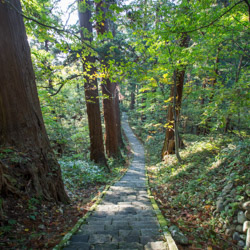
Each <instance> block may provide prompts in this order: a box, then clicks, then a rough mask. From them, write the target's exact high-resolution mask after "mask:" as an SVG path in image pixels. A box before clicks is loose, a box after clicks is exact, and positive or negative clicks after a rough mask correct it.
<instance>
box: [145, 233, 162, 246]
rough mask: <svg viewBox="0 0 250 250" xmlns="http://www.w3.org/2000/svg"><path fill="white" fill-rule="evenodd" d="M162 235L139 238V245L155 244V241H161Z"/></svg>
mask: <svg viewBox="0 0 250 250" xmlns="http://www.w3.org/2000/svg"><path fill="white" fill-rule="evenodd" d="M163 240H164V236H163V235H155V236H140V243H141V244H143V245H146V244H147V243H148V242H155V241H163Z"/></svg>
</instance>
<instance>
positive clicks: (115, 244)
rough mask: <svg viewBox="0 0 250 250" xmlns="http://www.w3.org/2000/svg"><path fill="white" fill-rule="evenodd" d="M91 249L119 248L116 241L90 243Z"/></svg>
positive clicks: (107, 249) (110, 249) (109, 249)
mask: <svg viewBox="0 0 250 250" xmlns="http://www.w3.org/2000/svg"><path fill="white" fill-rule="evenodd" d="M90 249H91V250H92V249H93V250H112V249H119V245H118V243H106V244H93V245H91V248H90Z"/></svg>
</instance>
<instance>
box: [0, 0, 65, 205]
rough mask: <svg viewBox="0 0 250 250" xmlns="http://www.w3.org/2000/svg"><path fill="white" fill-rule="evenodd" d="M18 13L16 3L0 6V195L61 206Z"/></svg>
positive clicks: (58, 176)
mask: <svg viewBox="0 0 250 250" xmlns="http://www.w3.org/2000/svg"><path fill="white" fill-rule="evenodd" d="M9 2H10V3H11V5H12V6H11V5H10V4H9ZM21 12H22V10H21V5H20V1H19V0H11V1H8V2H7V1H6V2H3V1H1V2H0V37H1V39H0V68H1V71H0V82H1V88H0V152H1V158H0V193H1V195H5V196H6V195H8V194H10V193H14V194H16V195H19V196H22V195H25V194H28V195H31V196H33V195H35V196H37V197H42V198H44V199H46V200H50V201H61V202H65V203H66V202H68V201H69V198H68V196H67V194H66V192H65V190H64V185H63V181H62V177H61V170H60V166H59V165H58V163H57V161H56V159H55V157H54V154H53V152H52V149H51V147H50V143H49V140H48V137H47V134H46V131H45V127H44V122H43V118H42V113H41V109H40V104H39V100H38V94H37V89H36V84H35V76H34V71H33V68H32V63H31V57H30V49H29V45H28V41H27V37H26V32H25V27H24V23H23V19H22V17H21V15H20V13H21ZM17 158H18V160H17Z"/></svg>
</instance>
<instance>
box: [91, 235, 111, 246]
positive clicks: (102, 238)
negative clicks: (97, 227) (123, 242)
mask: <svg viewBox="0 0 250 250" xmlns="http://www.w3.org/2000/svg"><path fill="white" fill-rule="evenodd" d="M111 239H112V236H111V235H110V234H92V235H90V237H89V243H92V244H93V243H94V244H103V243H107V242H108V243H109V242H111Z"/></svg>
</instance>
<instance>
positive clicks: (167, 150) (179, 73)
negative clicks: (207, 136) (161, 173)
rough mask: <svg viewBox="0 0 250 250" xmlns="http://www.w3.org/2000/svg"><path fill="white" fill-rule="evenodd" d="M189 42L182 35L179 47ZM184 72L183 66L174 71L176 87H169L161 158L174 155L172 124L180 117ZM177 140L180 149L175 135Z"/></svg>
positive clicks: (185, 35)
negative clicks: (168, 102)
mask: <svg viewBox="0 0 250 250" xmlns="http://www.w3.org/2000/svg"><path fill="white" fill-rule="evenodd" d="M189 41H190V37H189V36H188V35H187V34H185V33H184V34H182V36H181V39H180V44H179V46H180V47H185V48H187V47H188V44H189ZM185 70H186V69H185V67H184V66H183V67H182V68H179V69H176V70H175V72H174V79H176V87H175V84H173V85H172V87H171V93H170V98H171V102H170V104H169V106H168V116H167V121H168V127H167V129H166V136H165V140H164V145H163V149H162V158H163V157H164V156H165V155H168V154H174V153H175V145H177V144H176V142H175V140H176V138H175V124H174V123H175V120H176V121H178V119H179V115H180V109H181V102H182V93H183V85H184V78H185ZM175 88H176V109H175V112H176V119H174V107H173V102H174V97H175ZM177 131H178V129H177ZM177 138H178V146H179V147H180V146H182V144H183V142H182V141H181V140H180V138H179V136H178V135H177Z"/></svg>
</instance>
